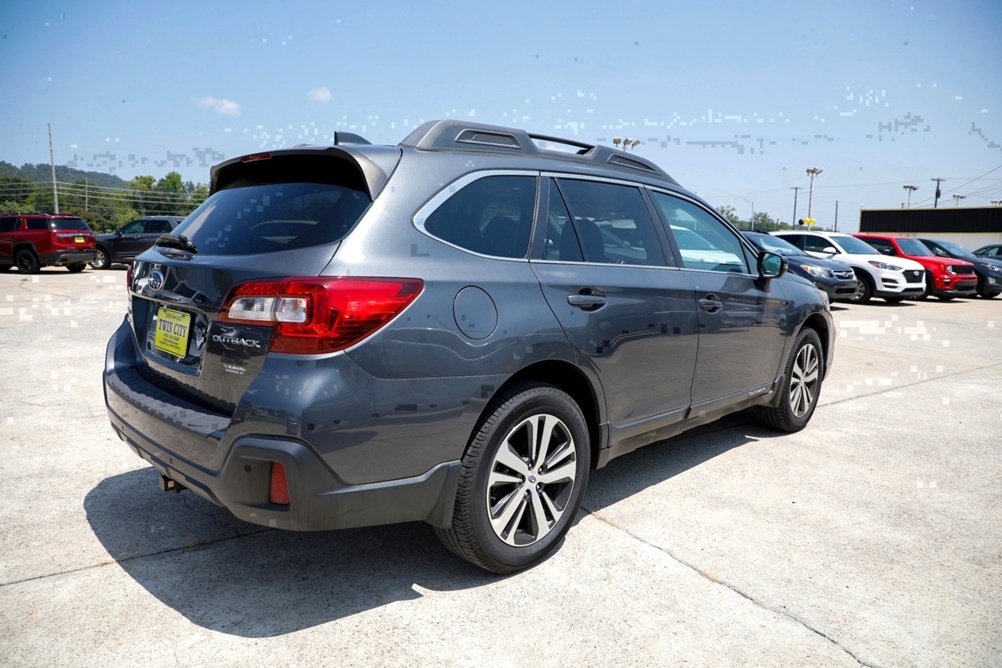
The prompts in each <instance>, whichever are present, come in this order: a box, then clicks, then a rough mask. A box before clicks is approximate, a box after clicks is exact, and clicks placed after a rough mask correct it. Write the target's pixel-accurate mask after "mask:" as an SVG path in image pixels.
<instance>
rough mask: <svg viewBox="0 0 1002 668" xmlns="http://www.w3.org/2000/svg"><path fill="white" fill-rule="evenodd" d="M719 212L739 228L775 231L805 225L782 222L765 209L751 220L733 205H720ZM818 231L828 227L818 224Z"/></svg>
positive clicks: (753, 215) (757, 212)
mask: <svg viewBox="0 0 1002 668" xmlns="http://www.w3.org/2000/svg"><path fill="white" fill-rule="evenodd" d="M717 213H719V214H720V215H721V216H723V217H724V218H726V219H727V220H728V221H730V222H731V224H732V225H734V227H736V228H738V229H739V230H758V231H759V232H775V231H776V230H793V229H800V230H802V229H804V228H803V227H794V226H793V225H790V224H789V223H781V222H779V221H778V220H776V219H775V218H773V217H771V216H770V215H769V214H767V213H765V212H764V211H756V212H755V213H753V214H752V217H751V220H742V219H741V218H740V217H738V215H737V213H736V209H735V208H734V207H733V206H718V207H717ZM814 229H815V230H817V231H821V230H826V229H828V228H825V227H821V226H820V225H819V226H816V227H815V228H814Z"/></svg>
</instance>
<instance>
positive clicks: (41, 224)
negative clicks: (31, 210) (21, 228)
mask: <svg viewBox="0 0 1002 668" xmlns="http://www.w3.org/2000/svg"><path fill="white" fill-rule="evenodd" d="M26 222H27V226H26V227H27V228H28V229H29V230H48V229H49V223H48V221H47V220H46V219H45V218H28V219H27V221H26Z"/></svg>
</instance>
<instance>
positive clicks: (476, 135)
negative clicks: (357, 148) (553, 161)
mask: <svg viewBox="0 0 1002 668" xmlns="http://www.w3.org/2000/svg"><path fill="white" fill-rule="evenodd" d="M537 141H539V142H547V143H551V144H561V145H564V146H570V147H573V148H575V149H577V150H576V151H574V152H573V153H571V152H567V151H560V150H553V149H546V148H541V147H540V146H539V145H538V144H537V143H536V142H537ZM399 145H400V146H405V147H410V148H419V149H439V150H444V149H449V150H453V151H462V150H466V151H491V152H497V153H516V152H517V153H521V154H523V155H538V156H546V157H559V158H563V159H567V160H581V161H586V162H590V163H595V164H601V165H607V166H611V167H619V168H621V169H629V170H631V171H639V172H643V173H646V174H650V175H655V176H660V177H662V178H667V179H669V180H670V181H672V182H673V183H675V180H674V179H672V178H671V177H670V176H669V175H668V174H667V173H665V171H664V170H663V169H661V168H660V167H658V166H657V165H656V164H654V163H653V162H651V161H650V160H647V159H645V158H641V157H639V156H635V155H630V154H628V153H626V152H625V151H620V150H617V149H613V148H610V147H608V146H599V145H596V144H588V143H585V142H580V141H577V140H573V139H564V138H561V137H552V136H549V135H542V134H530V133H528V132H526V131H525V130H522V129H520V128H508V127H503V126H500V125H487V124H485V123H471V122H467V121H461V120H455V119H446V120H439V121H428V122H427V123H424V124H422V125H421V126H419V127H418V128H416V129H415V130H414V131H413V132H411V133H410V134H409V135H407V136H406V137H405V138H404V139H403V141H401V142H400V144H399Z"/></svg>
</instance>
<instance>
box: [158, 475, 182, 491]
mask: <svg viewBox="0 0 1002 668" xmlns="http://www.w3.org/2000/svg"><path fill="white" fill-rule="evenodd" d="M186 489H188V488H187V487H185V486H184V485H182V484H181V483H179V482H178V481H177V480H174V479H173V478H168V477H167V476H165V475H163V474H160V491H161V492H183V491H184V490H186Z"/></svg>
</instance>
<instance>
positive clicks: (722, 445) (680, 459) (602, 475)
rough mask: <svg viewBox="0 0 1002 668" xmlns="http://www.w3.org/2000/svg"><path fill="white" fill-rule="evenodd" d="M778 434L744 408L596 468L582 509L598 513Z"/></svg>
mask: <svg viewBox="0 0 1002 668" xmlns="http://www.w3.org/2000/svg"><path fill="white" fill-rule="evenodd" d="M777 435H779V434H778V432H776V431H773V430H770V429H767V428H766V427H763V426H762V425H761V423H759V422H758V421H757V420H756V419H755V418H754V417H753V415H752V414H751V412H750V411H743V412H740V413H734V414H732V415H729V416H727V417H724V418H722V419H720V420H717V421H716V422H713V423H711V424H707V425H703V426H702V427H697V428H696V429H693V430H691V431H687V432H684V433H682V434H680V435H678V436H675V437H673V438H670V439H668V440H665V441H660V442H658V443H653V444H651V445H648V446H646V447H644V448H641V449H639V450H637V451H635V452H631V453H630V454H628V455H626V456H624V457H620V458H618V459H614V460H613V461H611V462H610V463H609V465H608V466H606V467H605V468H603V469H600V470H598V471H594V472H593V473H592V476H591V479H590V480H589V482H588V492H587V494H586V495H585V500H584V503H583V504H582V505H583V508H584V510H585V511H586V512H590V513H595V512H599V511H601V510H602V509H604V508H607V507H609V506H611V505H613V504H615V503H618V502H620V501H622V500H624V499H628V498H630V497H631V496H634V495H636V494H638V493H640V492H642V491H643V490H645V489H647V488H648V487H652V486H654V485H657V484H659V483H662V482H664V481H666V480H669V479H671V478H673V477H675V476H677V475H679V474H680V473H684V472H686V471H688V470H689V469H691V468H694V467H696V466H699V465H700V464H703V463H704V462H707V461H709V460H711V459H713V458H714V457H719V456H720V455H722V454H724V453H725V452H727V451H728V450H732V449H734V448H738V447H741V446H743V445H746V444H748V443H752V442H755V441H757V440H759V439H760V438H769V437H774V436H777Z"/></svg>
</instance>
